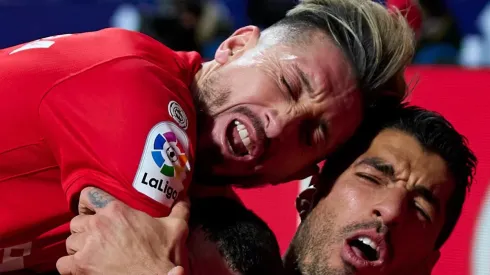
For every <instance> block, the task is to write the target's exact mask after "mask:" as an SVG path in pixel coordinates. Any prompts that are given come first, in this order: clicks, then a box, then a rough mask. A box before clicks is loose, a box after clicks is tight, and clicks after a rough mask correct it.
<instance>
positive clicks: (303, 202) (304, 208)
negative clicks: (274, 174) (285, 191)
mask: <svg viewBox="0 0 490 275" xmlns="http://www.w3.org/2000/svg"><path fill="white" fill-rule="evenodd" d="M318 178H319V175H318V174H315V175H313V176H312V177H311V181H310V186H308V188H306V189H305V190H303V191H302V192H301V193H300V194H299V195H298V197H297V198H296V210H297V211H298V214H299V216H300V218H301V220H302V221H303V220H304V219H305V218H306V216H307V215H308V214H309V213H310V211H311V210H312V209H313V203H314V201H315V197H316V194H317V184H316V183H317V182H318Z"/></svg>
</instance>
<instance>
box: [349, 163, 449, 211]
mask: <svg viewBox="0 0 490 275" xmlns="http://www.w3.org/2000/svg"><path fill="white" fill-rule="evenodd" d="M360 165H369V166H371V167H373V168H374V169H376V170H378V171H380V172H381V173H383V174H384V175H385V176H387V177H389V178H394V177H395V169H394V168H393V165H391V164H388V163H386V162H385V161H384V160H383V159H381V158H377V157H372V158H365V159H362V160H361V161H359V162H358V163H357V164H356V165H355V166H360ZM411 191H413V192H415V193H417V194H418V195H420V196H422V197H423V198H424V199H425V200H426V201H427V202H429V203H430V204H432V205H433V206H434V207H435V209H436V211H437V212H438V213H439V212H440V209H441V201H440V200H439V198H437V197H436V196H434V193H432V192H431V191H430V190H429V189H427V187H425V186H423V185H415V186H414V187H413V188H412V190H411Z"/></svg>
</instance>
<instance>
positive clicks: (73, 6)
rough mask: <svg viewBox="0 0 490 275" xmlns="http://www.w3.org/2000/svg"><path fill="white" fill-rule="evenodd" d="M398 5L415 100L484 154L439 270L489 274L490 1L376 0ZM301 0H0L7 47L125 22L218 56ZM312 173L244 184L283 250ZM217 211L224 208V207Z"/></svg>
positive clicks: (2, 40)
mask: <svg viewBox="0 0 490 275" xmlns="http://www.w3.org/2000/svg"><path fill="white" fill-rule="evenodd" d="M376 1H378V2H381V3H382V4H384V5H386V6H392V5H394V6H396V7H398V8H400V9H401V10H402V11H403V12H404V13H405V15H406V17H407V18H408V20H409V22H410V24H411V25H412V27H413V29H414V30H415V31H416V34H417V38H418V40H417V53H416V56H415V59H414V62H413V63H414V65H413V66H410V67H409V68H408V70H407V74H406V77H407V79H408V80H414V79H415V80H416V81H414V82H416V83H417V86H416V87H415V89H414V91H413V93H412V95H411V97H410V101H411V102H412V103H414V104H417V105H420V106H422V107H426V108H429V109H431V110H434V111H438V112H440V113H442V114H443V115H444V116H446V117H447V118H448V119H449V120H450V121H451V122H452V123H453V124H454V126H455V127H456V128H457V129H458V130H459V131H460V132H461V133H463V134H464V135H465V136H466V137H467V138H468V139H469V143H470V147H471V148H472V149H473V150H474V152H475V154H476V155H477V157H478V158H479V166H478V169H477V175H476V183H475V185H474V186H473V188H472V190H471V192H470V195H469V197H468V200H467V202H466V204H465V207H464V209H463V215H462V218H461V220H460V221H459V223H458V225H457V227H456V230H455V232H454V234H453V235H452V236H451V238H450V240H449V242H448V243H447V244H446V245H445V246H444V247H443V249H442V257H441V260H440V262H439V263H438V265H437V267H436V269H435V271H434V273H433V275H448V274H450V275H453V274H454V275H460V274H461V275H490V146H489V145H488V144H489V143H490V127H489V125H490V111H489V108H488V105H489V102H490V69H489V67H490V1H489V0H418V1H417V2H415V1H416V0H386V1H381V0H376ZM295 2H296V0H0V26H1V28H0V48H5V47H8V46H13V45H16V44H20V43H24V42H27V41H31V40H35V39H39V38H43V37H47V36H51V35H58V34H64V33H77V32H86V31H94V30H98V29H102V28H106V27H120V28H125V29H130V30H135V31H140V32H143V33H146V34H148V35H150V36H152V37H154V38H155V39H157V40H159V41H161V42H163V43H165V44H166V45H167V46H169V47H170V48H172V49H174V50H185V51H190V50H193V51H198V52H200V53H201V54H202V56H203V57H204V58H205V59H212V58H213V55H214V51H215V50H216V48H217V47H218V45H219V44H220V43H221V42H222V41H223V39H224V38H226V37H227V36H228V35H230V34H231V33H233V31H234V30H235V29H237V28H239V27H242V26H245V25H247V24H254V25H257V26H259V27H261V28H266V27H268V26H270V25H271V24H273V23H274V22H275V21H277V20H278V19H280V18H281V17H283V16H284V14H285V12H286V11H287V10H288V9H290V8H291V7H292V6H294V4H295ZM305 185H306V186H307V185H308V181H307V180H304V181H299V182H293V183H289V184H284V185H279V186H274V187H265V188H260V189H251V190H237V191H238V193H239V195H240V196H241V198H242V200H243V201H244V202H245V204H246V205H247V206H248V207H249V208H251V209H252V210H254V211H255V212H256V213H258V214H259V216H261V217H262V218H264V219H265V221H266V222H267V223H268V224H269V225H270V226H271V228H272V229H273V231H274V232H275V234H276V236H277V239H278V241H279V244H280V247H281V250H282V251H285V250H286V248H287V246H288V244H289V241H290V240H291V238H292V236H293V234H294V232H295V230H296V227H297V225H298V216H297V214H296V211H295V208H294V201H295V198H296V196H297V195H298V192H299V191H300V190H301V189H302V188H304V186H305ZM218 215H219V213H218Z"/></svg>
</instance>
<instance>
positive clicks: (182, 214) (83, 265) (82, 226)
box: [56, 187, 189, 275]
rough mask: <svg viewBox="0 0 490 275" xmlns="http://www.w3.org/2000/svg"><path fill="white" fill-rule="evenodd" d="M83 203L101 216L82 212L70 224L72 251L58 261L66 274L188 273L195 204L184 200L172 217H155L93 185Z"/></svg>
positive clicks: (81, 202) (68, 246)
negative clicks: (191, 215)
mask: <svg viewBox="0 0 490 275" xmlns="http://www.w3.org/2000/svg"><path fill="white" fill-rule="evenodd" d="M80 208H81V209H86V210H87V212H91V213H94V214H95V215H79V216H77V217H75V218H73V220H72V221H71V223H70V230H71V232H72V235H71V236H70V237H69V238H68V239H67V241H66V245H67V251H68V253H69V254H70V255H69V256H65V257H62V258H60V259H59V260H58V262H57V264H56V267H57V269H58V271H59V272H60V274H93V275H95V274H104V275H111V274H114V275H116V274H117V275H124V274H128V275H132V274H141V275H146V274H148V275H156V274H167V272H169V271H171V272H174V273H169V274H175V275H182V274H183V268H181V267H178V268H175V265H174V263H178V264H181V265H183V266H186V264H187V251H186V248H185V242H186V238H187V234H188V227H187V221H188V218H189V204H188V202H186V201H179V202H178V203H177V204H176V205H175V206H174V207H173V208H172V212H171V213H170V215H169V216H168V217H165V218H152V217H150V216H149V215H147V214H145V213H143V212H141V211H137V210H134V209H132V208H130V207H128V206H127V205H126V204H124V203H122V202H120V201H118V200H117V199H115V198H114V197H112V196H111V195H109V194H107V193H106V192H104V191H102V190H100V189H97V188H92V187H88V188H85V189H84V190H83V191H82V193H81V196H80Z"/></svg>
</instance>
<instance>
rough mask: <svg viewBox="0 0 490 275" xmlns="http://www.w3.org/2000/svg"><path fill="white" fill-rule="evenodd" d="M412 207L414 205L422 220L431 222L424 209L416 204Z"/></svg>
mask: <svg viewBox="0 0 490 275" xmlns="http://www.w3.org/2000/svg"><path fill="white" fill-rule="evenodd" d="M414 205H415V208H416V209H417V212H418V213H419V214H420V215H421V216H422V217H423V219H424V220H426V221H428V222H432V218H431V217H430V215H429V214H428V213H427V212H426V211H425V209H424V208H422V207H421V206H419V204H418V203H417V202H414Z"/></svg>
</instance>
